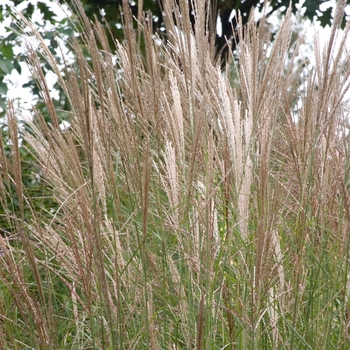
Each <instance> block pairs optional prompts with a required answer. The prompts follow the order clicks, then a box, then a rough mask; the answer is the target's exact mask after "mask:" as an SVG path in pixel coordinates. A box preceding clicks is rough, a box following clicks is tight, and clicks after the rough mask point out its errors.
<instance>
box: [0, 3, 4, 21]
mask: <svg viewBox="0 0 350 350" xmlns="http://www.w3.org/2000/svg"><path fill="white" fill-rule="evenodd" d="M3 10H4V8H3V7H2V5H0V22H2V21H3V20H4V14H3V13H2V11H3Z"/></svg>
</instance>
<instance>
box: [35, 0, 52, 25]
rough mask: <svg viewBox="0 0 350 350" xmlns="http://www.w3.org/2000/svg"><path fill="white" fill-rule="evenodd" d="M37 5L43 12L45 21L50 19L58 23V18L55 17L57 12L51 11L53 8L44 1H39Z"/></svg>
mask: <svg viewBox="0 0 350 350" xmlns="http://www.w3.org/2000/svg"><path fill="white" fill-rule="evenodd" d="M37 6H38V9H39V10H40V12H41V13H42V15H43V17H44V20H45V21H50V22H51V23H52V24H54V23H56V20H55V19H54V17H56V14H55V13H54V12H53V11H51V9H50V8H49V7H48V6H47V5H46V4H44V3H43V2H38V4H37Z"/></svg>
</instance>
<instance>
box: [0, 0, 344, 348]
mask: <svg viewBox="0 0 350 350" xmlns="http://www.w3.org/2000/svg"><path fill="white" fill-rule="evenodd" d="M164 3H165V4H166V6H165V18H167V21H165V25H166V31H167V33H168V37H167V40H168V41H166V42H165V41H161V40H158V38H157V37H156V36H154V32H153V29H152V26H151V24H150V21H148V22H147V21H146V20H144V19H143V20H141V21H140V24H139V26H138V27H136V29H135V28H134V26H133V21H132V18H131V12H130V11H129V10H128V9H127V8H125V10H124V16H125V24H126V26H125V40H123V41H120V42H117V47H116V50H115V51H111V49H110V46H109V43H110V40H109V38H108V37H107V36H106V33H105V31H104V28H103V27H102V26H101V25H100V24H99V23H98V22H96V23H95V24H91V22H90V21H89V19H88V18H87V17H86V16H85V13H84V10H83V8H82V6H81V4H80V3H79V2H77V3H76V6H77V8H78V10H79V17H78V18H77V22H76V23H79V27H80V28H81V29H82V30H81V33H82V36H81V39H82V41H81V42H79V41H78V40H74V39H71V41H70V44H71V45H72V51H74V52H75V61H74V63H73V64H72V65H71V66H70V67H69V73H70V74H69V75H67V74H64V73H65V72H66V71H65V69H66V68H67V69H68V67H66V68H65V69H62V65H61V62H57V60H56V57H55V55H53V53H52V50H51V48H50V47H48V45H47V44H46V42H45V41H44V39H43V38H42V36H41V35H40V33H39V32H38V31H37V29H36V27H35V25H33V24H32V23H31V22H30V21H28V20H26V18H25V17H19V18H18V25H19V26H20V27H21V28H22V29H24V28H30V29H31V31H32V36H31V43H32V44H35V46H32V47H31V46H28V48H27V55H28V58H29V63H30V65H31V68H32V73H33V77H34V78H35V80H36V82H37V86H38V89H39V90H40V92H41V96H42V102H43V103H44V104H45V110H44V111H42V110H39V109H36V110H34V111H33V118H31V119H30V120H27V121H26V122H25V124H24V125H23V124H22V125H18V124H19V123H18V118H17V117H18V115H17V111H16V109H15V108H14V106H13V105H12V104H10V105H9V108H8V110H7V124H6V125H7V126H8V129H6V130H4V132H7V136H8V140H9V141H8V142H2V145H1V149H0V164H1V169H0V170H1V176H0V205H1V208H2V210H3V212H2V213H1V215H2V220H3V221H5V222H6V229H3V228H2V230H3V233H2V235H1V236H0V247H1V256H0V264H1V266H0V294H1V298H0V318H1V322H0V347H1V348H3V349H23V348H25V349H27V348H29V349H30V348H34V349H149V348H151V349H192V348H195V349H242V350H243V349H244V350H245V349H327V350H328V349H344V350H345V349H347V348H348V343H349V338H350V333H349V298H348V297H349V290H350V281H349V276H350V274H349V273H350V268H349V242H350V240H349V235H348V231H349V226H350V207H349V205H350V194H349V186H348V184H349V169H350V168H349V166H350V165H349V161H348V154H349V145H350V144H349V133H348V127H349V120H348V118H349V101H346V93H347V92H348V91H349V84H350V66H349V64H348V52H347V48H346V45H345V44H346V40H347V37H348V36H349V30H350V24H349V23H348V24H347V26H346V27H345V30H344V32H343V33H342V34H341V33H340V32H339V31H338V29H339V28H340V26H341V23H342V16H343V10H344V6H345V2H344V1H339V3H338V5H337V10H336V13H335V17H334V21H333V27H332V32H331V36H330V38H329V41H328V44H327V46H326V47H325V49H323V48H321V47H319V40H318V39H317V38H316V39H315V43H316V51H315V60H316V67H315V69H314V70H311V69H309V67H308V62H307V61H303V60H300V58H299V56H298V53H299V48H300V44H301V41H302V38H300V39H299V40H297V41H296V42H295V41H293V40H292V26H293V23H292V21H291V18H290V11H288V12H287V14H286V17H285V19H284V21H283V24H282V26H281V28H280V29H279V31H278V33H277V34H276V37H275V39H274V41H272V40H271V31H270V30H269V26H268V24H267V23H266V22H265V19H264V18H263V19H262V20H261V21H260V23H259V26H258V27H257V25H256V23H255V22H254V21H253V20H250V21H249V22H248V23H247V24H246V25H245V26H243V25H241V26H239V32H238V35H239V42H238V46H237V48H236V49H237V55H238V60H237V61H236V60H231V61H230V62H228V64H227V66H226V69H225V70H222V69H221V67H220V63H218V62H217V61H215V60H214V55H213V51H212V50H213V47H212V46H211V45H210V40H208V36H209V35H210V33H209V32H208V31H207V30H206V26H205V20H206V11H205V7H204V3H203V2H201V1H198V2H196V4H197V7H196V12H195V14H194V15H195V18H196V21H195V23H196V24H195V30H194V31H193V30H192V24H191V19H190V17H189V15H188V13H189V11H186V9H184V8H182V7H180V8H179V11H178V12H175V13H176V15H175V16H172V14H171V11H172V9H175V8H176V7H175V5H174V4H173V2H172V1H171V0H167V1H164ZM180 3H181V4H182V5H181V6H185V4H186V2H184V1H182V2H180ZM180 13H181V16H180V15H179V14H180ZM242 24H243V23H242ZM140 38H141V39H140ZM34 48H35V49H34ZM43 60H46V64H47V65H49V66H50V67H51V69H52V71H54V72H55V74H56V75H57V77H58V82H59V84H60V86H61V89H62V91H63V93H64V95H65V98H66V99H67V101H68V102H67V109H65V110H64V111H62V110H59V109H57V108H56V107H55V105H54V104H53V101H52V99H51V97H50V91H49V90H48V89H47V86H46V84H45V76H44V75H43V71H42V65H43V64H44V62H43ZM303 74H304V75H305V76H303ZM63 112H64V113H65V118H66V119H67V121H68V123H69V124H68V125H69V127H66V128H62V125H61V124H60V123H61V119H60V116H61V115H62V114H61V113H63ZM25 150H29V151H30V153H29V154H30V157H31V159H32V161H33V162H35V163H36V164H37V165H36V166H37V168H38V169H39V170H38V172H36V174H38V175H39V179H36V180H35V181H39V182H40V183H41V188H42V192H41V194H38V193H37V192H35V195H33V193H31V192H30V191H29V190H28V188H27V186H24V183H23V179H24V178H25V174H24V173H23V170H24V167H23V160H24V159H27V158H26V157H28V153H24V152H25ZM14 208H18V209H16V210H14Z"/></svg>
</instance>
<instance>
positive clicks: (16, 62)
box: [13, 59, 22, 74]
mask: <svg viewBox="0 0 350 350" xmlns="http://www.w3.org/2000/svg"><path fill="white" fill-rule="evenodd" d="M13 66H14V68H15V69H16V71H17V72H18V74H21V73H22V67H21V65H20V64H19V62H18V60H17V59H16V60H14V61H13Z"/></svg>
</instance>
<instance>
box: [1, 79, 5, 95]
mask: <svg viewBox="0 0 350 350" xmlns="http://www.w3.org/2000/svg"><path fill="white" fill-rule="evenodd" d="M0 94H3V95H6V94H7V84H5V83H4V82H3V81H2V82H1V83H0Z"/></svg>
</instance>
